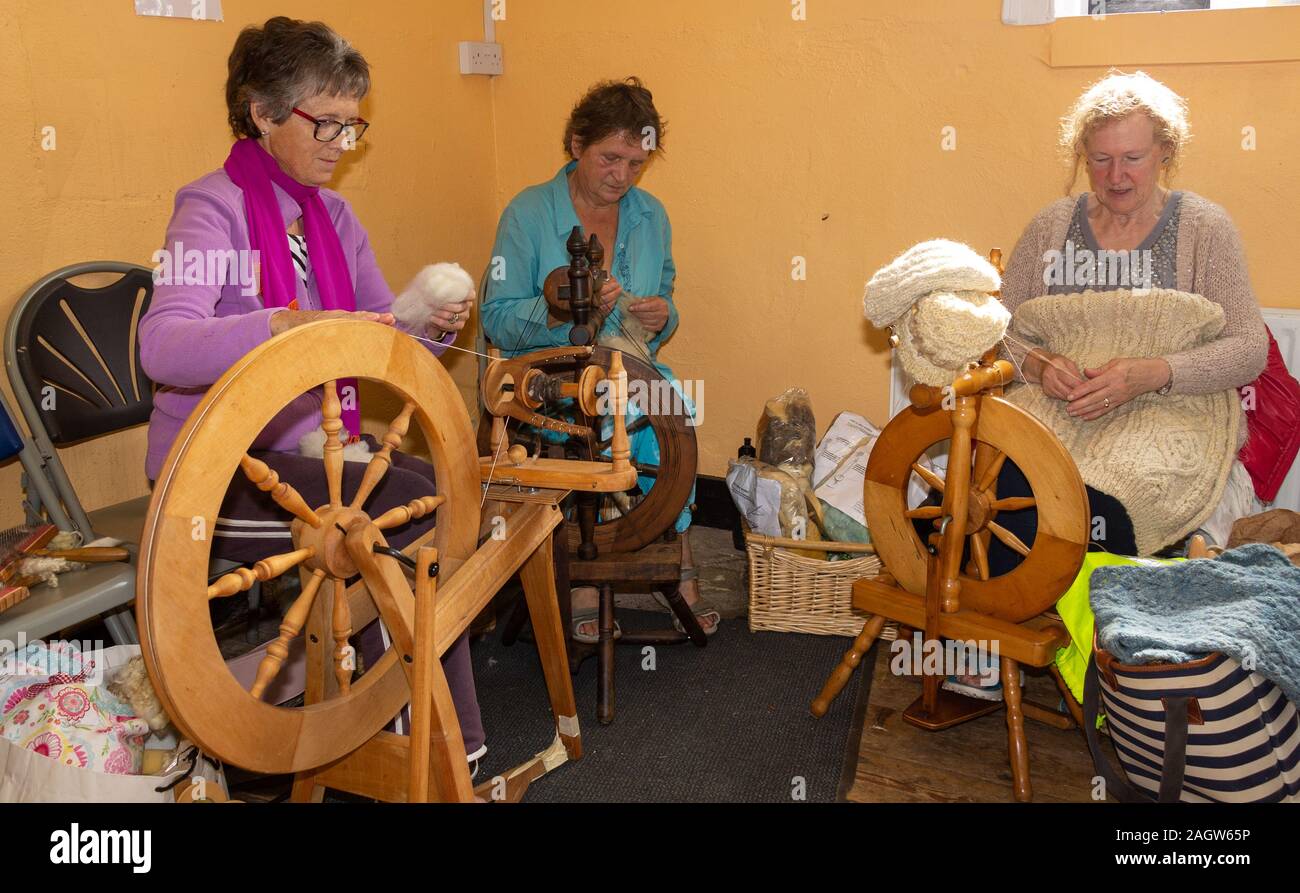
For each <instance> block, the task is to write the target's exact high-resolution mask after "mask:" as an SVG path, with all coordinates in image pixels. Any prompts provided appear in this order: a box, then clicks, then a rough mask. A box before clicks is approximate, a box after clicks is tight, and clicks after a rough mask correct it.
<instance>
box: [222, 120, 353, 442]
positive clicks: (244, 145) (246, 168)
mask: <svg viewBox="0 0 1300 893" xmlns="http://www.w3.org/2000/svg"><path fill="white" fill-rule="evenodd" d="M225 170H226V173H227V174H228V175H229V176H230V179H231V181H233V182H234V184H235V185H236V186H238V187H239V188H240V189H241V190H243V192H244V211H245V213H246V214H247V216H248V241H249V245H250V246H251V247H252V248H253V250H255V251H257V252H259V254H260V257H261V266H262V304H263V305H264V306H266V307H288V306H290V305H291V304H292V303H293V302H294V301H295V300H296V298H297V294H298V274H297V272H296V271H295V270H294V266H293V259H292V257H290V255H289V240H288V238H287V237H286V235H285V229H284V218H283V216H282V215H281V213H280V203H279V201H278V200H277V199H276V197H275V188H274V186H272V185H271V184H272V183H274V184H275V185H276V186H279V187H280V188H281V189H283V190H284V191H285V192H286V193H288V195H289V197H290V198H292V199H293V200H294V201H295V202H297V203H298V206H299V207H300V208H301V209H302V218H303V229H304V230H305V231H306V232H305V235H306V237H307V255H308V257H310V258H311V265H312V270H313V272H315V274H316V286H317V289H318V290H319V292H320V300H321V308H322V309H324V310H356V309H357V299H356V294H355V293H354V292H353V290H352V274H351V272H349V270H348V264H347V258H346V257H345V256H344V254H343V246H342V245H341V244H339V236H338V233H337V232H335V231H334V223H333V221H331V220H330V215H329V211H328V210H326V208H325V202H324V201H322V200H321V197H320V187H318V186H304V185H303V184H302V183H299V182H298V181H297V180H295V179H294V178H293V177H291V176H289V175H288V174H286V173H285V172H284V171H283V170H281V169H280V165H279V163H278V162H277V161H276V160H275V159H274V158H272V157H271V156H270V154H268V153H267V151H266V150H265V149H263V148H262V147H261V146H260V145H259V144H258V143H257V141H256V140H250V139H241V140H236V141H235V144H234V145H233V146H231V148H230V156H229V157H228V158H227V159H226V164H225ZM338 385H339V388H340V394H341V395H342V396H343V397H344V403H343V406H344V409H343V425H344V427H345V428H347V430H348V432H349V433H350V434H351V435H352V436H353V437H355V436H357V435H359V434H360V433H361V411H360V408H359V406H358V404H357V399H356V394H357V383H356V379H341V380H340V381H339V383H338ZM349 387H350V388H351V389H352V391H351V393H352V399H351V400H350V401H349V400H348V399H347V394H348V391H347V388H349Z"/></svg>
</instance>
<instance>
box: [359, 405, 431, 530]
mask: <svg viewBox="0 0 1300 893" xmlns="http://www.w3.org/2000/svg"><path fill="white" fill-rule="evenodd" d="M413 412H415V404H414V403H407V404H406V405H405V406H403V407H402V411H401V412H399V413H398V414H397V418H395V419H393V421H392V423H391V424H390V425H389V426H388V433H387V434H385V435H384V446H383V449H381V450H380V451H379V452H377V453H375V454H374V455H373V456H371V457H370V464H369V465H367V466H366V473H365V475H364V476H363V477H362V478H361V486H360V487H358V488H357V495H356V496H354V497H353V498H352V506H351V507H352V508H354V509H359V508H361V507H362V506H363V505H365V503H366V500H367V499H369V498H370V493H371V491H372V490H374V489H375V487H377V486H379V482H380V481H382V480H383V479H384V475H385V474H387V473H388V467H389V466H390V465H392V464H393V460H392V455H393V450H395V449H397V448H398V447H399V446H401V445H402V438H403V437H405V436H406V432H407V429H408V428H410V427H411V413H413Z"/></svg>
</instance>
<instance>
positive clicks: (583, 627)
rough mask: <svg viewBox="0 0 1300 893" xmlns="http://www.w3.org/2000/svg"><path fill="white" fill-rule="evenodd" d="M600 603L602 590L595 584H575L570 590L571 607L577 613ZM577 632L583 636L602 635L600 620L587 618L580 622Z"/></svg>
mask: <svg viewBox="0 0 1300 893" xmlns="http://www.w3.org/2000/svg"><path fill="white" fill-rule="evenodd" d="M599 604H600V590H599V589H597V588H596V587H595V586H575V587H573V588H572V589H570V590H569V608H570V610H571V611H572V612H573V613H574V614H577V613H578V612H579V611H582V610H587V609H590V608H595V607H597V606H598V605H599ZM575 632H577V633H578V634H579V635H582V636H598V635H600V622H599V621H598V620H585V621H583V622H582V623H579V624H578V625H577V627H576V628H575Z"/></svg>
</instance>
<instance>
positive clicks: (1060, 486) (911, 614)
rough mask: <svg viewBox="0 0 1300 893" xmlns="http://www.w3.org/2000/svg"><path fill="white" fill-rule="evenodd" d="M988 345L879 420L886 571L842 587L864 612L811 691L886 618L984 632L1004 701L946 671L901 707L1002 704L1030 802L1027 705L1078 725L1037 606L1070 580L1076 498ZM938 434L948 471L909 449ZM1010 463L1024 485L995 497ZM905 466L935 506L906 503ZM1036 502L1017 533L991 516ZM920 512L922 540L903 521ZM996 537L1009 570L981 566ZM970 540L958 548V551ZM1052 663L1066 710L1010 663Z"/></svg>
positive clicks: (825, 700) (976, 708)
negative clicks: (1007, 392) (1007, 387)
mask: <svg viewBox="0 0 1300 893" xmlns="http://www.w3.org/2000/svg"><path fill="white" fill-rule="evenodd" d="M995 357H996V354H995V353H991V354H989V355H987V356H986V357H984V359H983V361H982V362H981V363H980V364H978V365H976V366H974V367H972V368H971V369H970V370H969V371H967V372H965V373H962V374H961V375H959V376H958V377H957V379H956V380H955V381H954V382H953V383H952V385H951V386H950V387H947V388H943V389H939V388H934V387H929V386H925V385H917V386H916V387H914V388H912V391H911V395H910V396H911V401H912V405H911V407H909V408H906V409H904V410H903V411H902V412H900V413H899V414H898V415H897V416H896V417H895V418H894V419H893V420H891V421H890V423H889V424H888V425H887V426H886V427H885V429H884V431H882V432H881V434H880V438H879V440H878V441H877V442H876V445H875V447H874V448H873V449H872V452H871V458H870V459H869V460H868V463H867V470H866V475H865V479H864V483H863V498H864V501H865V508H866V516H867V525H868V529H869V530H870V531H871V538H872V542H873V544H874V545H875V546H876V550H877V552H878V554H879V555H880V557H881V560H882V561H883V563H884V565H885V571H886V573H885V574H882V575H881V576H879V577H876V578H874V579H867V580H859V581H857V582H856V583H855V584H854V586H853V606H854V607H855V608H858V609H860V610H863V611H866V612H868V613H869V614H872V615H873V616H872V617H871V619H870V620H868V621H867V622H866V624H865V625H864V627H863V629H862V632H861V634H860V635H858V637H857V638H856V639H855V640H854V642H853V645H852V646H851V647H850V648H849V650H848V652H846V653H845V655H844V658H843V660H842V661H841V662H840V664H839V666H837V667H836V668H835V670H834V671H833V672H832V673H831V675H830V677H829V678H828V679H827V681H826V684H825V685H824V686H823V687H822V690H821V693H820V694H818V696H817V697H816V698H815V699H814V700H813V703H812V713H813V715H814V716H823V715H825V713H826V711H827V710H829V709H830V705H831V702H832V701H833V700H834V698H835V697H836V696H837V695H838V694H839V692H840V691H841V690H842V689H843V687H844V685H845V683H846V682H847V681H848V679H849V677H850V675H851V674H852V672H853V670H854V669H855V668H856V667H857V666H858V664H859V663H860V662H861V660H862V657H863V655H864V654H866V652H867V650H868V649H869V648H870V647H871V645H872V643H873V642H874V641H875V640H876V638H877V637H878V636H879V635H880V632H881V629H882V628H883V627H884V624H885V621H886V620H895V621H898V622H899V623H901V624H903V625H905V626H908V627H911V628H914V629H918V630H924V636H925V639H926V640H927V641H934V642H937V641H938V640H939V639H941V638H946V639H952V640H959V641H967V642H980V643H983V644H982V645H981V647H986V648H989V649H990V650H993V649H996V652H997V654H998V659H999V663H998V667H999V670H1000V679H1001V682H1002V696H1003V700H1002V701H1001V702H999V701H993V702H989V701H985V700H973V699H971V698H965V697H962V696H960V695H957V694H953V693H951V692H949V691H946V690H943V689H941V687H940V683H941V681H942V676H943V675H946V674H948V673H958V672H968V671H958V670H957V669H945V670H944V672H943V673H942V674H940V675H932V674H927V675H925V676H924V677H923V679H922V686H923V688H922V695H921V697H920V698H918V699H917V700H916V702H915V703H913V704H912V705H911V706H910V707H908V708H907V710H906V711H904V713H903V718H904V719H905V720H906V721H908V722H910V723H912V724H913V725H917V726H920V727H921V728H924V729H928V730H938V729H945V728H949V727H951V726H954V725H957V724H959V723H962V722H965V721H967V720H970V719H974V718H976V717H979V716H983V715H985V714H988V713H991V712H993V711H995V710H998V709H1001V708H1002V706H1003V703H1005V706H1006V717H1007V736H1008V737H1007V743H1008V753H1009V756H1010V760H1011V769H1012V776H1013V779H1014V790H1015V796H1016V799H1017V800H1029V799H1031V797H1032V791H1031V787H1030V783H1029V757H1028V745H1027V743H1026V739H1025V731H1024V720H1025V717H1030V718H1033V719H1038V720H1041V721H1043V722H1046V723H1048V724H1051V725H1054V726H1057V727H1058V728H1069V727H1071V726H1072V725H1075V724H1080V723H1082V714H1081V712H1080V711H1079V709H1078V704H1077V703H1076V702H1074V700H1073V698H1072V696H1071V695H1070V692H1069V689H1068V687H1066V686H1065V684H1064V682H1063V681H1062V679H1061V678H1060V675H1059V674H1058V673H1056V671H1055V667H1054V666H1053V661H1054V658H1055V654H1056V651H1057V649H1059V648H1060V647H1063V646H1064V645H1065V644H1067V643H1068V642H1069V634H1068V632H1066V630H1065V628H1064V627H1063V626H1062V625H1061V624H1060V623H1059V622H1058V621H1055V620H1052V619H1050V618H1045V617H1043V616H1041V615H1042V613H1043V612H1044V611H1045V610H1047V609H1048V608H1050V607H1051V606H1052V605H1053V604H1055V602H1056V600H1057V599H1058V598H1059V597H1060V596H1061V594H1062V593H1063V592H1064V591H1065V590H1066V589H1067V588H1068V587H1069V585H1070V584H1071V583H1072V582H1073V581H1074V578H1075V576H1076V574H1077V573H1078V571H1079V567H1080V566H1081V564H1082V562H1083V556H1084V553H1085V552H1086V551H1087V546H1088V521H1089V513H1088V499H1087V492H1086V490H1085V489H1084V485H1083V481H1082V479H1081V478H1080V477H1079V472H1078V469H1077V468H1076V467H1075V465H1074V461H1073V460H1072V459H1071V458H1070V455H1069V453H1068V452H1067V451H1066V450H1065V448H1064V447H1063V446H1062V445H1061V443H1060V441H1058V440H1057V439H1056V437H1055V436H1054V435H1053V434H1052V433H1051V432H1050V431H1049V430H1048V429H1047V428H1046V427H1045V426H1044V425H1043V424H1042V423H1040V422H1039V421H1038V420H1037V419H1035V418H1034V417H1033V416H1031V415H1029V414H1028V413H1026V412H1025V411H1023V410H1021V409H1020V408H1018V407H1016V406H1015V405H1013V404H1011V403H1008V402H1006V401H1005V400H1003V399H1002V397H1001V393H1002V386H1003V385H1004V384H1006V383H1007V382H1009V381H1010V380H1011V377H1012V374H1013V371H1014V370H1013V368H1012V366H1011V364H1010V363H1008V362H1007V361H1005V360H997V359H995ZM945 440H946V441H948V442H949V451H948V474H947V477H946V479H945V478H943V477H940V476H939V475H937V474H935V473H933V472H931V471H929V470H928V469H926V468H924V467H923V466H921V465H920V464H919V463H918V461H917V460H918V459H919V458H920V457H921V455H922V454H923V453H925V451H926V450H927V449H929V448H930V447H931V446H934V445H935V444H937V443H940V442H942V441H945ZM1008 460H1009V461H1011V462H1014V463H1015V464H1016V466H1018V467H1019V468H1020V470H1021V471H1022V472H1023V473H1024V475H1025V478H1026V479H1027V480H1028V481H1029V485H1030V491H1031V493H1032V495H1031V496H1026V497H1008V498H1002V499H999V498H998V496H997V493H996V485H997V480H998V474H999V472H1000V471H1001V469H1002V467H1003V465H1004V464H1005V463H1006V462H1007V461H1008ZM913 473H915V474H918V475H920V476H921V477H922V478H923V479H924V480H925V481H926V482H927V483H929V484H930V485H931V487H933V488H935V489H936V490H938V491H939V492H941V493H942V494H943V502H942V504H941V505H937V506H931V505H922V506H917V507H915V508H909V506H908V504H907V490H908V485H909V482H910V480H911V478H912V475H913ZM1031 507H1032V508H1035V509H1036V510H1037V514H1038V528H1037V533H1036V536H1035V538H1034V541H1033V543H1032V545H1026V544H1025V543H1023V542H1022V541H1020V540H1019V539H1018V538H1017V537H1016V536H1015V535H1014V534H1012V533H1011V532H1010V531H1008V530H1007V529H1006V528H1004V527H1003V526H1002V525H1001V524H999V523H998V521H997V518H998V513H999V512H1004V511H1015V510H1021V509H1027V508H1031ZM917 520H922V521H932V522H933V523H934V525H935V528H936V530H935V532H933V533H930V534H929V535H928V536H927V537H926V541H924V542H922V540H921V538H920V537H919V536H918V535H917V533H916V529H915V525H914V523H913V522H914V521H917ZM994 536H996V537H997V538H998V539H999V540H1000V541H1002V542H1003V543H1005V544H1006V545H1007V546H1008V547H1010V548H1012V549H1014V550H1015V551H1016V552H1018V553H1020V555H1021V556H1022V558H1023V561H1022V562H1021V563H1020V564H1019V565H1018V566H1017V567H1016V568H1015V569H1013V570H1012V571H1011V572H1009V573H1006V574H1002V575H998V576H990V573H989V564H988V544H989V540H990V538H991V537H994ZM968 544H969V555H970V560H969V563H968V565H967V566H966V567H965V568H963V567H962V560H963V556H964V555H965V554H966V550H967V547H968ZM1022 664H1026V665H1029V666H1035V667H1050V668H1051V671H1052V674H1053V676H1054V678H1055V680H1056V683H1057V686H1058V688H1060V690H1061V692H1062V694H1064V696H1065V699H1066V703H1067V705H1068V706H1069V707H1070V708H1071V715H1069V716H1066V715H1063V714H1060V713H1058V712H1056V711H1053V710H1050V709H1047V708H1045V707H1041V706H1039V705H1036V704H1033V703H1031V702H1029V701H1025V700H1023V699H1022V696H1021V695H1022V693H1021V689H1020V681H1019V675H1020V666H1021V665H1022Z"/></svg>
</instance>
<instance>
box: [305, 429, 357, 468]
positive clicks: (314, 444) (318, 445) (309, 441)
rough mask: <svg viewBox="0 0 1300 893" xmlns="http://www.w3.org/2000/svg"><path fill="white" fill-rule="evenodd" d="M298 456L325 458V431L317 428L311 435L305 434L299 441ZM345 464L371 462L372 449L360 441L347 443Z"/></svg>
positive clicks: (344, 450) (344, 455) (344, 453)
mask: <svg viewBox="0 0 1300 893" xmlns="http://www.w3.org/2000/svg"><path fill="white" fill-rule="evenodd" d="M298 455H300V456H306V457H307V458H308V459H323V458H325V429H324V428H317V429H316V430H315V431H312V432H311V433H310V434H304V435H303V436H302V438H301V439H300V440H299V441H298ZM343 461H344V462H369V461H370V447H368V446H366V443H365V441H361V440H358V441H357V442H356V443H345V444H344V445H343Z"/></svg>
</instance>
